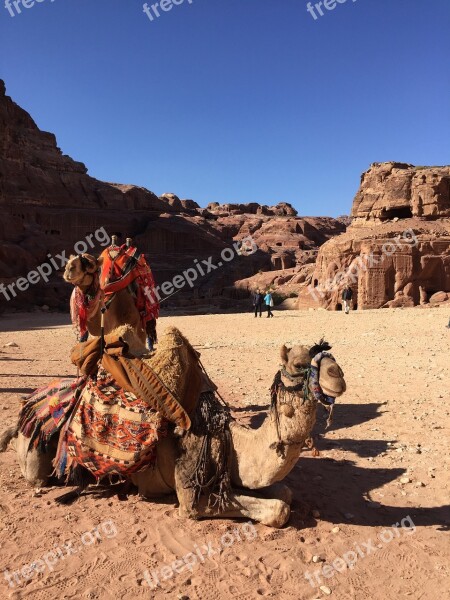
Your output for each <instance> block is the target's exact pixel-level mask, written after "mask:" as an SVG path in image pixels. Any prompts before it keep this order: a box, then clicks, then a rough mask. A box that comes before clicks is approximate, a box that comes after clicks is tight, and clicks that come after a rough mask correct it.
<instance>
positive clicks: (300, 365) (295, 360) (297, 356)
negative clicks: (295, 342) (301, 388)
mask: <svg viewBox="0 0 450 600" xmlns="http://www.w3.org/2000/svg"><path fill="white" fill-rule="evenodd" d="M280 356H281V362H282V364H283V367H284V368H285V370H286V371H287V372H288V373H289V375H292V377H298V376H300V375H301V374H302V373H303V370H304V369H307V368H308V367H309V365H310V364H311V356H310V354H309V349H308V348H306V346H293V347H292V348H288V347H287V346H281V350H280Z"/></svg>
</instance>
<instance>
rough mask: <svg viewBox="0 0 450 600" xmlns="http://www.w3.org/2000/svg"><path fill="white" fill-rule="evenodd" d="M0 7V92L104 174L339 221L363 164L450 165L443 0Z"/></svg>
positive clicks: (449, 53) (62, 2) (74, 0)
mask: <svg viewBox="0 0 450 600" xmlns="http://www.w3.org/2000/svg"><path fill="white" fill-rule="evenodd" d="M23 1H24V2H25V3H29V4H32V2H33V0H23ZM164 1H167V0H163V2H164ZM176 1H177V2H180V0H176ZM327 1H328V2H329V4H330V5H332V0H327ZM341 2H342V0H341ZM4 3H5V0H0V77H1V78H2V79H5V81H6V86H7V93H8V94H9V95H10V96H12V97H13V98H14V100H15V101H16V102H18V103H19V104H20V105H21V106H23V107H24V108H25V109H26V110H28V111H29V112H30V113H31V115H32V116H33V118H34V119H35V121H36V122H37V124H38V125H39V127H40V128H41V129H44V130H47V131H52V132H54V133H55V134H56V136H57V140H58V144H59V146H60V147H61V148H62V150H63V152H64V153H66V154H69V155H70V156H72V157H73V158H74V159H76V160H81V161H83V162H84V163H86V165H87V166H88V168H89V173H90V174H91V175H92V176H94V177H97V178H99V179H103V180H106V181H113V182H120V183H134V184H138V185H143V186H145V187H148V188H149V189H151V190H152V191H154V192H155V193H157V194H161V193H163V192H174V193H176V194H178V195H179V196H180V197H181V198H193V199H194V200H196V201H197V202H199V204H201V205H202V206H203V205H206V204H207V203H208V202H213V201H217V202H260V203H264V204H275V203H277V202H281V201H286V202H291V203H292V204H293V205H294V206H295V207H296V208H297V209H298V210H299V212H300V214H303V215H326V214H328V215H333V216H335V215H339V214H344V213H349V211H350V207H351V202H352V199H353V196H354V194H355V192H356V190H357V188H358V185H359V178H360V175H361V172H362V171H364V170H366V169H367V168H368V166H369V165H370V163H371V162H381V161H386V160H398V161H404V162H411V163H414V164H420V165H427V164H430V165H441V164H449V163H450V135H449V133H450V76H449V75H450V73H449V70H450V63H449V57H450V33H449V32H450V2H449V0H356V1H353V0H347V1H346V2H345V1H344V2H343V3H341V4H338V3H336V7H335V8H334V10H330V11H328V10H326V9H325V8H323V9H322V10H323V12H324V14H323V16H319V13H318V12H317V11H315V14H316V16H317V19H316V20H315V19H314V18H313V16H312V15H311V14H309V13H308V12H307V10H306V5H307V2H306V1H305V0H192V3H191V4H190V3H189V0H184V2H182V3H181V4H180V5H179V6H173V7H172V9H171V10H170V11H168V12H163V11H162V10H160V15H161V16H160V17H159V18H156V17H155V16H154V17H153V21H151V20H150V19H149V17H148V16H147V15H146V14H145V13H144V11H143V1H142V0H55V1H54V2H52V0H41V2H40V3H39V2H36V3H35V5H34V6H32V7H31V8H28V9H26V8H24V7H22V8H21V10H22V12H21V14H17V11H16V9H14V7H13V8H12V10H13V11H14V14H15V16H14V17H11V16H10V14H9V12H8V10H7V9H6V8H5V6H4ZM166 7H167V6H166Z"/></svg>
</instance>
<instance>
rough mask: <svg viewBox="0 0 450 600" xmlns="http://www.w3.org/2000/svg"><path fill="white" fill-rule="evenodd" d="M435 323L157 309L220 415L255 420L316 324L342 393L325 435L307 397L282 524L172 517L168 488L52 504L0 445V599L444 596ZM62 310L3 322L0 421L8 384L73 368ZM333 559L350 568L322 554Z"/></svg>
mask: <svg viewBox="0 0 450 600" xmlns="http://www.w3.org/2000/svg"><path fill="white" fill-rule="evenodd" d="M448 317H449V315H448V314H447V311H445V309H443V308H441V309H428V310H422V309H394V310H378V311H362V312H360V311H356V312H353V313H351V314H350V315H348V316H346V315H345V314H344V313H337V312H325V311H322V310H319V311H305V312H300V311H296V312H294V311H286V312H278V313H276V315H275V318H274V319H266V318H264V317H263V318H262V319H259V318H258V319H255V318H254V317H253V315H250V314H227V315H203V316H181V317H174V316H167V317H164V318H161V320H160V324H159V329H160V331H162V330H163V329H164V328H165V327H166V326H167V325H176V326H177V327H179V328H180V329H181V330H182V331H183V333H185V334H186V335H187V336H188V338H189V339H190V341H191V343H193V344H194V345H195V346H196V347H197V349H198V350H199V351H200V352H201V354H202V360H203V363H204V365H205V367H206V369H207V370H208V372H209V374H210V376H211V378H212V379H213V380H214V381H215V382H216V383H217V384H218V386H219V389H220V392H221V393H222V395H223V396H224V397H225V398H226V400H227V401H228V402H229V403H230V405H231V406H232V408H233V412H234V416H235V417H236V418H237V419H240V420H242V421H243V422H245V423H248V424H249V425H251V426H253V427H255V426H257V425H258V423H260V422H261V420H262V419H263V418H264V414H265V411H266V410H267V407H268V403H269V391H268V390H269V386H270V384H271V382H272V378H273V376H274V374H275V372H276V370H277V368H278V365H279V347H280V346H281V344H283V343H291V344H293V343H295V342H301V343H304V344H309V345H312V344H313V343H314V342H317V341H318V340H319V339H320V337H322V336H325V338H326V339H327V340H328V341H329V342H330V343H331V344H332V346H333V350H332V352H333V354H334V356H335V357H336V359H337V361H338V362H339V364H340V365H341V366H342V368H343V370H344V372H345V375H346V380H347V386H348V390H347V392H346V394H345V395H344V396H343V397H342V398H340V399H339V400H338V403H337V406H336V410H335V416H334V422H333V425H332V427H331V428H330V430H328V431H324V415H323V412H322V411H321V410H320V409H319V415H318V416H319V422H318V425H317V428H316V431H315V436H316V443H317V447H318V449H319V450H320V456H319V457H313V456H312V454H311V452H310V451H305V452H303V453H302V455H301V457H300V459H299V462H298V464H297V466H296V467H295V468H294V470H293V471H292V472H291V474H290V475H289V476H288V477H287V479H286V483H287V484H288V485H289V486H291V487H292V489H293V491H294V502H293V506H292V508H293V510H292V515H291V518H290V521H289V523H288V525H287V526H286V527H285V528H283V529H281V530H274V529H270V528H267V527H265V526H263V525H259V524H257V525H255V526H254V527H250V526H249V525H247V526H246V529H244V524H243V523H242V522H230V521H225V520H215V521H200V522H193V521H184V520H180V519H179V518H178V514H177V508H176V498H175V497H172V498H168V499H167V501H165V502H158V503H154V502H148V501H143V500H142V499H140V498H139V497H138V496H137V495H131V496H129V498H128V499H127V500H125V501H123V500H119V498H118V497H117V495H111V494H110V495H108V494H105V493H99V494H97V495H93V494H89V495H87V496H83V497H82V498H81V499H80V500H79V501H78V502H76V503H75V504H73V505H72V506H69V507H67V506H66V507H65V506H57V505H55V504H54V502H53V500H54V498H55V497H56V496H58V495H60V494H61V493H62V492H61V488H56V487H52V488H47V489H44V490H42V491H41V492H40V493H36V492H35V491H34V490H32V489H31V488H29V487H28V486H27V484H26V483H25V481H24V479H23V478H22V477H21V474H20V470H19V467H18V465H17V461H16V457H15V453H14V450H13V449H12V448H10V449H9V450H8V451H7V452H6V453H5V454H2V455H0V549H1V552H0V597H1V598H14V599H22V598H24V599H30V600H31V599H32V600H53V599H57V598H61V599H63V598H67V599H69V598H71V599H83V598H90V599H99V600H109V599H111V600H112V599H114V600H116V599H124V600H131V599H134V598H156V599H159V598H179V599H181V598H183V599H184V600H187V599H189V600H199V599H203V600H228V599H231V598H233V599H234V600H247V599H248V600H250V599H257V598H279V599H283V600H284V599H285V600H291V599H292V600H314V599H316V598H325V597H328V595H330V594H331V596H330V597H332V598H337V599H339V600H350V599H352V600H353V599H355V600H365V599H371V600H390V599H398V598H410V599H412V600H438V599H439V600H441V599H442V600H443V599H445V598H448V597H450V539H449V533H448V531H449V528H450V507H449V493H450V476H449V471H450V469H449V467H450V458H449V451H448V432H449V424H450V408H449V404H448V400H449V397H450V376H449V370H450V369H449V367H450V361H449V353H448V348H449V337H450V330H449V329H447V328H446V327H445V325H446V324H447V322H448ZM68 322H69V318H68V316H65V315H60V314H45V313H33V314H20V313H17V314H10V315H6V316H5V315H4V316H2V317H0V331H1V333H0V374H1V384H0V385H1V389H0V399H1V404H0V416H1V424H0V429H4V428H5V427H6V426H8V425H11V424H13V422H14V421H15V418H16V414H17V410H18V406H19V400H20V396H21V395H23V394H26V393H27V392H28V391H31V390H32V389H34V388H35V387H37V386H40V385H42V384H45V383H46V382H48V381H50V380H51V379H53V378H55V377H58V376H66V375H74V374H75V371H74V368H73V367H72V365H70V363H69V360H68V353H69V349H70V347H71V345H73V343H74V334H73V332H72V329H71V327H70V326H69V325H68ZM11 342H13V343H15V344H17V346H12V347H11V346H7V344H9V343H11ZM99 492H100V490H99ZM395 524H398V525H397V527H396V528H393V525H395ZM402 525H403V526H402ZM96 527H97V530H96V533H95V528H96ZM93 531H94V533H92V532H93ZM226 533H228V534H229V535H228V536H224V534H226ZM64 544H69V546H65V547H64ZM204 546H206V547H207V548H208V547H209V550H208V551H207V550H206V548H203V547H204ZM224 546H227V547H224ZM202 548H203V552H204V554H207V553H208V552H210V555H209V556H206V557H204V556H203V555H202V560H200V558H199V559H198V560H197V564H195V565H194V564H193V561H192V556H193V554H191V555H190V556H191V560H190V562H191V563H192V572H191V571H190V570H188V568H187V567H185V568H180V566H179V565H178V567H177V568H178V570H179V571H180V573H174V574H173V575H172V576H168V578H167V579H166V580H164V579H163V576H161V573H163V572H164V573H165V574H166V575H168V573H169V572H170V570H171V569H170V568H169V571H167V570H166V571H162V569H163V568H164V567H165V566H169V567H170V565H171V564H173V563H174V561H175V560H177V559H180V558H181V559H184V558H185V557H186V556H188V555H189V553H191V552H193V553H195V552H196V550H197V549H202ZM200 551H201V550H200ZM52 552H53V554H51V553H52ZM350 552H352V553H353V554H354V555H355V557H356V558H354V560H353V555H351V554H349V553H350ZM197 556H198V555H197ZM343 556H345V558H346V560H347V563H348V564H349V565H350V566H351V567H352V568H349V567H347V564H346V563H345V561H344V560H341V561H339V560H337V561H336V559H339V558H341V557H343ZM44 557H45V558H44ZM50 557H51V559H50ZM350 557H352V559H350ZM43 559H44V561H43ZM45 559H47V562H48V565H47V564H46V563H45ZM188 562H189V561H188ZM333 562H334V564H335V568H332V567H330V566H329V565H331V564H332V563H333ZM32 563H34V564H35V567H36V569H35V570H31V569H29V570H28V571H27V566H29V565H30V564H32ZM182 564H183V565H184V564H185V563H182ZM24 567H25V575H26V576H27V577H29V580H28V581H26V580H25V578H24V576H23V575H22V574H20V581H19V583H17V581H16V580H15V579H14V576H13V575H11V574H12V573H14V572H15V571H20V572H21V573H22V572H23V571H22V569H23V568H24ZM36 570H38V571H41V572H40V573H37V572H36ZM146 571H148V575H147V578H148V579H149V580H150V581H152V580H151V579H150V577H151V572H152V571H154V572H155V573H156V574H157V575H158V574H159V576H161V577H160V579H161V586H160V587H158V588H157V589H156V590H152V589H151V588H150V587H149V585H148V583H147V582H146V579H145V576H144V573H145V572H146ZM314 573H315V575H314ZM8 574H9V577H10V581H11V585H8ZM307 575H309V579H310V580H311V583H309V581H308V578H307ZM320 586H322V589H320Z"/></svg>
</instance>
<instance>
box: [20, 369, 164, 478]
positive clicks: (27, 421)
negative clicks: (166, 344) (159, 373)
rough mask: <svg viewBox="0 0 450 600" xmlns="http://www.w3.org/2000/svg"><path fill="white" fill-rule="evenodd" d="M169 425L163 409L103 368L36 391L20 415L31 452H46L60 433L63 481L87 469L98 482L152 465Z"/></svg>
mask: <svg viewBox="0 0 450 600" xmlns="http://www.w3.org/2000/svg"><path fill="white" fill-rule="evenodd" d="M167 425H168V421H167V420H166V419H165V418H164V417H163V416H161V414H160V413H159V412H158V411H156V410H154V409H153V408H151V407H149V404H148V402H145V401H144V400H142V399H140V398H138V397H137V396H135V395H134V394H133V393H131V392H128V391H126V390H124V389H123V388H122V387H120V386H119V384H118V383H117V382H116V381H115V380H114V378H113V377H112V376H111V375H110V374H109V373H108V372H107V371H106V370H105V369H104V368H103V367H100V368H99V371H98V373H97V377H96V378H95V377H89V378H85V377H82V378H79V379H64V380H57V381H54V382H52V383H51V384H50V385H49V386H45V387H43V388H40V389H39V390H36V392H34V393H33V395H32V396H30V398H29V399H28V400H27V402H26V404H25V405H24V407H23V408H22V411H21V414H20V417H19V430H20V432H21V433H22V434H23V435H24V436H25V437H27V438H30V448H37V449H39V450H40V451H43V452H45V451H46V449H47V447H48V444H49V442H50V440H51V439H52V438H53V437H54V436H55V435H59V444H58V451H57V455H56V458H55V460H54V466H55V473H56V475H57V476H58V477H64V476H69V475H70V473H71V472H72V470H73V469H74V468H75V467H76V465H81V466H83V467H85V468H86V469H88V470H89V471H90V472H91V473H92V474H93V475H94V476H95V477H96V479H97V480H100V479H102V478H103V477H106V476H108V475H119V476H122V477H126V476H128V475H130V474H132V473H136V472H138V471H141V470H143V469H145V468H147V467H148V466H150V465H152V464H153V463H154V462H155V460H156V444H157V443H158V440H159V439H161V438H162V437H164V436H165V435H166V433H167Z"/></svg>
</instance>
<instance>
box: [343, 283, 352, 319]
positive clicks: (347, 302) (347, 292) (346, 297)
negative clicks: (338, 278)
mask: <svg viewBox="0 0 450 600" xmlns="http://www.w3.org/2000/svg"><path fill="white" fill-rule="evenodd" d="M352 298H353V290H352V288H351V287H350V286H349V285H348V284H347V285H346V286H345V288H344V289H343V291H342V300H343V301H344V310H345V314H346V315H348V313H349V312H350V307H351V304H352Z"/></svg>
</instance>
